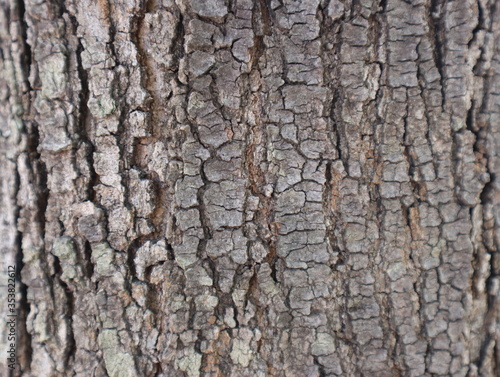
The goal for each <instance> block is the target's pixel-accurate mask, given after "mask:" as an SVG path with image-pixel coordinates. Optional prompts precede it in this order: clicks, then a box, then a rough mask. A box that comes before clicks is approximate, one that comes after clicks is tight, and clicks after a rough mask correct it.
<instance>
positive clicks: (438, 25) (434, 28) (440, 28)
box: [428, 0, 446, 109]
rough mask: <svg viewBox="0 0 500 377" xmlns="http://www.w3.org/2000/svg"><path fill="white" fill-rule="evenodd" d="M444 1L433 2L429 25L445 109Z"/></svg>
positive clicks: (442, 106)
mask: <svg viewBox="0 0 500 377" xmlns="http://www.w3.org/2000/svg"><path fill="white" fill-rule="evenodd" d="M443 6H444V2H443V0H431V6H430V9H429V17H428V25H429V41H431V43H432V45H433V46H432V51H433V54H434V64H435V65H436V68H437V70H438V71H439V76H440V87H441V108H442V109H444V106H445V103H446V90H445V60H444V59H445V53H446V46H445V29H444V25H443V14H442V12H443V9H442V8H443Z"/></svg>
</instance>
